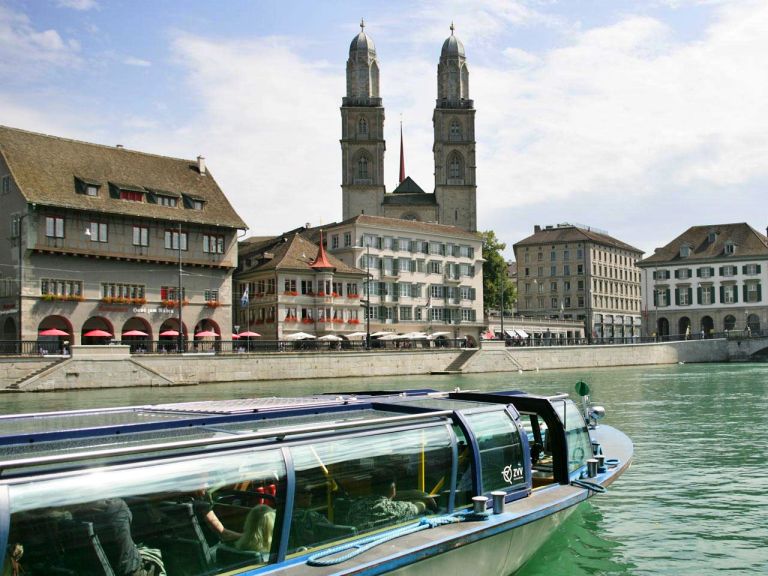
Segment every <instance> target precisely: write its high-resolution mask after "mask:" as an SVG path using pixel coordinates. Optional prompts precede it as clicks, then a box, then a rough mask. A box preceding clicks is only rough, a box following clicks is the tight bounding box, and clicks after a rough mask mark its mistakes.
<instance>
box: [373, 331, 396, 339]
mask: <svg viewBox="0 0 768 576" xmlns="http://www.w3.org/2000/svg"><path fill="white" fill-rule="evenodd" d="M387 334H393V332H387V331H382V332H374V333H373V334H371V338H379V337H380V336H386V335H387Z"/></svg>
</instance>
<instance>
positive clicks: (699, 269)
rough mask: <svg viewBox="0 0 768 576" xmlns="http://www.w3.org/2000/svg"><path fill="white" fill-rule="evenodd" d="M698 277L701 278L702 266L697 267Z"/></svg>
mask: <svg viewBox="0 0 768 576" xmlns="http://www.w3.org/2000/svg"><path fill="white" fill-rule="evenodd" d="M696 278H701V268H696Z"/></svg>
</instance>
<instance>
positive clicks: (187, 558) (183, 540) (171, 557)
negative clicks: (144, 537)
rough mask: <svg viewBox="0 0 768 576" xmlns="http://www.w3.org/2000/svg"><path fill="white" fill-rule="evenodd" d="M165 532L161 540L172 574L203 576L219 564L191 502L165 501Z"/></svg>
mask: <svg viewBox="0 0 768 576" xmlns="http://www.w3.org/2000/svg"><path fill="white" fill-rule="evenodd" d="M157 509H158V512H160V513H161V514H162V515H163V518H164V529H165V533H164V534H162V535H161V536H160V538H159V540H158V542H159V544H160V548H161V549H162V551H163V558H164V559H165V563H166V568H167V570H168V573H169V574H202V573H205V572H207V571H208V570H209V569H210V568H211V567H212V566H213V565H214V561H215V551H214V549H213V548H212V547H211V546H210V545H209V544H208V541H207V540H206V538H205V534H204V533H203V529H202V526H200V523H199V522H198V520H197V516H195V511H194V508H193V506H192V503H191V502H161V503H159V504H158V507H157Z"/></svg>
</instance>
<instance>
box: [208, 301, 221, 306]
mask: <svg viewBox="0 0 768 576" xmlns="http://www.w3.org/2000/svg"><path fill="white" fill-rule="evenodd" d="M205 305H206V306H208V308H218V307H219V306H221V302H219V301H218V300H208V301H206V303H205Z"/></svg>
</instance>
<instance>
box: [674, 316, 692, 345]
mask: <svg viewBox="0 0 768 576" xmlns="http://www.w3.org/2000/svg"><path fill="white" fill-rule="evenodd" d="M677 334H678V336H679V337H680V338H685V339H686V340H690V338H691V319H690V318H688V316H683V317H682V318H680V320H678V321H677Z"/></svg>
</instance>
